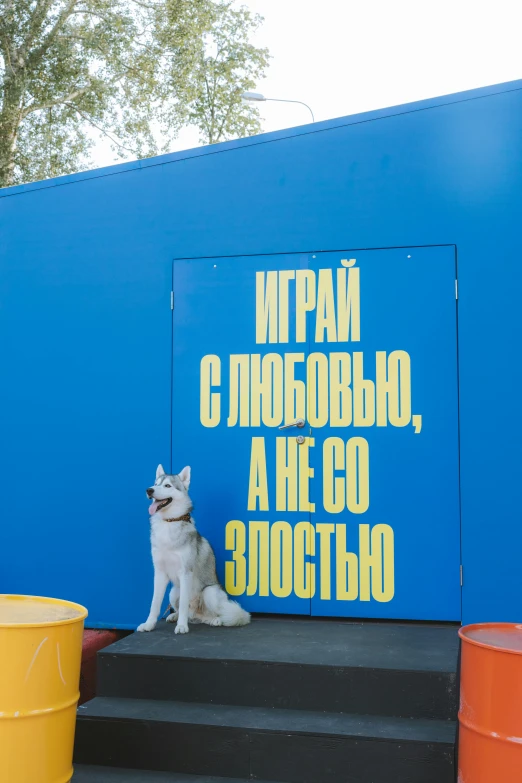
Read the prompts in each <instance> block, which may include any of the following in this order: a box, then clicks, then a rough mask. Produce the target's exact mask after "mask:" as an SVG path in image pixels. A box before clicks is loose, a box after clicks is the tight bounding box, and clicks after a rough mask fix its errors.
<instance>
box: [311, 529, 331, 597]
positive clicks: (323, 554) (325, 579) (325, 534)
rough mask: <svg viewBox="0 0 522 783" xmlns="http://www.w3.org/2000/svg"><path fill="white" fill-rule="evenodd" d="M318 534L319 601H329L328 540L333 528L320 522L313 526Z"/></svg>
mask: <svg viewBox="0 0 522 783" xmlns="http://www.w3.org/2000/svg"><path fill="white" fill-rule="evenodd" d="M315 529H316V531H317V533H318V534H319V551H320V555H319V562H320V564H321V587H320V590H321V599H322V600H323V601H329V600H330V598H331V583H332V579H331V553H330V538H331V536H332V533H333V532H334V530H335V526H334V525H332V524H330V523H323V522H320V523H319V524H317V525H316V526H315Z"/></svg>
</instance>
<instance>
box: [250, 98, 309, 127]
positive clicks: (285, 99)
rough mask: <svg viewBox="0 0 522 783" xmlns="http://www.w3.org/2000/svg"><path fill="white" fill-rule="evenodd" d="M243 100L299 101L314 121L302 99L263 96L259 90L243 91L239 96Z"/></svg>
mask: <svg viewBox="0 0 522 783" xmlns="http://www.w3.org/2000/svg"><path fill="white" fill-rule="evenodd" d="M241 97H242V98H243V100H244V101H276V102H277V103H300V104H301V106H306V108H307V109H308V111H309V112H310V114H311V115H312V122H315V117H314V113H313V111H312V110H311V108H310V107H309V105H308V104H307V103H303V101H291V100H290V99H289V98H265V96H264V95H262V94H261V93H260V92H244V93H243V95H242V96H241Z"/></svg>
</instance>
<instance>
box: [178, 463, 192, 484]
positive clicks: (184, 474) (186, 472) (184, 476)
mask: <svg viewBox="0 0 522 783" xmlns="http://www.w3.org/2000/svg"><path fill="white" fill-rule="evenodd" d="M179 477H180V479H181V481H182V483H183V486H184V487H185V489H188V488H189V487H190V468H189V466H188V465H187V467H186V468H183V470H182V471H181V473H180V474H179Z"/></svg>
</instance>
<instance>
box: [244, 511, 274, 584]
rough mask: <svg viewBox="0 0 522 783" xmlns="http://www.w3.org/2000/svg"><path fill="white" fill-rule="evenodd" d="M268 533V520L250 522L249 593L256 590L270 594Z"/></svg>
mask: <svg viewBox="0 0 522 783" xmlns="http://www.w3.org/2000/svg"><path fill="white" fill-rule="evenodd" d="M268 535H269V531H268V522H250V523H249V526H248V587H247V595H255V593H256V592H257V593H258V595H268V570H269V569H268V549H269V538H268ZM258 566H259V571H258ZM258 573H259V591H258Z"/></svg>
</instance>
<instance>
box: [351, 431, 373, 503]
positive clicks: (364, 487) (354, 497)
mask: <svg viewBox="0 0 522 783" xmlns="http://www.w3.org/2000/svg"><path fill="white" fill-rule="evenodd" d="M346 505H347V506H348V510H349V511H351V512H352V514H364V512H365V511H368V507H369V505H370V454H369V446H368V441H367V440H365V439H364V438H350V439H349V441H348V442H347V443H346Z"/></svg>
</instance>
